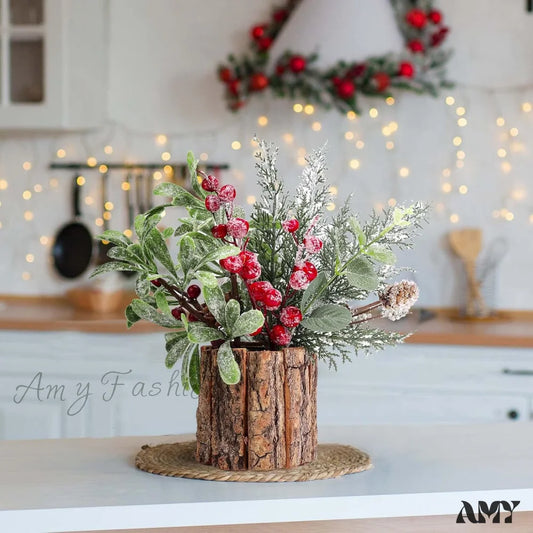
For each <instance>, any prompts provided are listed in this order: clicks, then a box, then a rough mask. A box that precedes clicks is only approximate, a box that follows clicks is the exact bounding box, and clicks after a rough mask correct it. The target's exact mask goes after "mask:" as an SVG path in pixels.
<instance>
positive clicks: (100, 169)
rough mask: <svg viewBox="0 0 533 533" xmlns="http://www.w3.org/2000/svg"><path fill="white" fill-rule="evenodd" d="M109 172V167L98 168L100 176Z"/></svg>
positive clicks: (101, 166)
mask: <svg viewBox="0 0 533 533" xmlns="http://www.w3.org/2000/svg"><path fill="white" fill-rule="evenodd" d="M108 170H109V169H108V168H107V165H100V166H99V167H98V172H100V174H105V173H106V172H107V171H108Z"/></svg>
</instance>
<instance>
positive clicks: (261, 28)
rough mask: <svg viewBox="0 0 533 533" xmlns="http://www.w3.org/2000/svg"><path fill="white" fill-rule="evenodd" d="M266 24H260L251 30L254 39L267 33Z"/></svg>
mask: <svg viewBox="0 0 533 533" xmlns="http://www.w3.org/2000/svg"><path fill="white" fill-rule="evenodd" d="M265 29H266V26H265V25H264V24H259V25H257V26H254V27H253V28H252V29H251V30H250V35H251V36H252V38H253V39H260V38H261V37H263V35H264V34H265Z"/></svg>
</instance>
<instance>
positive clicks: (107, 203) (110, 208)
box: [104, 201, 115, 211]
mask: <svg viewBox="0 0 533 533" xmlns="http://www.w3.org/2000/svg"><path fill="white" fill-rule="evenodd" d="M114 207H115V206H114V205H113V202H109V201H107V202H106V203H105V204H104V209H107V210H108V211H113V208H114Z"/></svg>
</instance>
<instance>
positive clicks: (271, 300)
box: [263, 288, 283, 311]
mask: <svg viewBox="0 0 533 533" xmlns="http://www.w3.org/2000/svg"><path fill="white" fill-rule="evenodd" d="M282 300H283V296H282V295H281V292H279V291H278V289H274V288H272V289H268V290H267V291H265V295H264V297H263V303H264V304H265V307H266V308H267V309H268V310H269V311H274V310H275V309H277V308H278V307H279V306H280V305H281V302H282Z"/></svg>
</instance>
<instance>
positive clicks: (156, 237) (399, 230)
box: [95, 142, 426, 470]
mask: <svg viewBox="0 0 533 533" xmlns="http://www.w3.org/2000/svg"><path fill="white" fill-rule="evenodd" d="M276 155H277V150H276V149H275V148H274V147H273V146H272V145H268V144H266V143H264V142H260V143H259V149H258V153H257V171H258V176H259V185H260V187H261V191H262V194H261V197H260V198H259V199H258V200H257V202H256V203H255V205H254V207H253V211H252V213H251V215H250V216H249V217H246V215H245V213H244V211H243V210H242V209H241V208H240V207H238V205H237V203H236V196H237V191H236V189H235V187H234V186H233V185H230V184H223V183H220V182H219V180H218V179H217V178H216V177H214V176H211V175H207V174H205V173H204V172H201V171H199V170H198V168H197V161H196V160H195V159H194V156H193V155H192V154H190V153H189V155H188V164H189V168H190V174H191V188H190V190H186V189H184V188H181V187H179V186H178V185H176V184H173V183H163V184H160V185H158V186H157V187H156V188H155V190H154V193H155V194H157V195H160V196H163V197H168V198H169V199H170V200H169V201H168V202H167V203H163V204H162V205H159V206H157V207H154V208H153V209H151V210H149V211H147V212H146V213H144V214H141V215H138V216H137V218H136V220H135V231H136V234H137V238H138V242H133V241H131V240H130V239H129V238H128V237H126V236H125V235H123V234H122V233H120V232H117V231H106V232H105V233H104V234H103V235H101V238H102V239H105V240H108V241H110V242H111V243H112V244H113V245H114V246H113V247H112V248H111V249H110V250H109V252H108V253H109V256H110V257H111V258H112V259H113V261H111V262H108V263H105V264H104V265H102V266H100V267H98V268H97V270H96V272H95V274H97V273H102V272H107V271H111V270H122V271H134V272H137V273H138V279H137V282H136V292H137V295H138V297H137V298H136V299H134V300H133V301H132V302H131V304H130V305H129V306H128V308H127V309H126V318H127V322H128V325H129V326H131V325H132V324H134V323H135V322H137V321H138V320H141V319H143V320H149V321H151V322H154V323H156V324H159V325H160V326H163V327H165V328H168V330H169V331H168V333H166V334H165V339H166V350H167V355H166V365H167V366H168V367H169V368H171V367H173V366H174V365H176V364H178V363H179V364H180V365H181V379H182V384H183V387H184V388H185V389H193V390H194V391H195V392H196V393H198V394H199V398H198V410H197V440H196V444H195V454H196V460H197V461H198V462H200V463H203V464H207V465H213V466H215V467H217V468H219V469H223V470H247V469H249V470H271V469H279V468H291V467H295V466H298V465H302V464H305V463H309V462H312V461H313V460H314V459H315V458H316V449H317V429H316V381H317V359H323V360H326V361H328V362H329V363H330V365H332V366H334V367H336V366H337V363H338V362H339V361H340V362H345V361H348V360H350V357H351V356H352V354H354V353H358V352H363V353H366V352H370V351H372V350H374V349H381V348H383V347H385V346H386V345H389V344H395V343H397V342H399V341H401V340H402V338H403V337H402V335H400V334H398V333H392V332H387V331H385V330H383V329H379V328H375V327H370V324H371V321H372V320H373V319H374V318H377V317H386V318H388V319H390V320H397V319H399V318H401V317H402V316H404V315H406V314H407V313H408V311H409V309H410V307H411V306H412V305H413V303H414V302H415V301H416V300H417V297H418V288H417V286H416V285H415V284H414V283H413V282H410V281H399V282H396V283H392V284H390V280H391V279H392V278H394V277H395V276H396V275H397V274H398V273H399V271H400V269H399V268H398V267H397V266H396V265H395V262H396V258H395V255H394V249H395V248H403V247H408V246H410V245H411V238H412V235H413V233H414V231H415V230H416V228H417V227H419V226H420V223H421V222H422V220H423V219H424V215H425V211H426V208H425V207H424V206H423V205H421V204H413V205H411V206H409V207H394V208H392V209H390V210H388V211H386V212H384V213H383V214H381V215H379V214H373V215H372V216H371V217H370V220H368V221H367V222H366V223H362V222H361V221H360V220H359V218H358V216H357V215H356V214H354V213H353V212H352V211H351V209H350V202H349V200H348V201H347V202H346V204H345V205H344V206H342V207H341V208H340V209H339V210H338V212H337V213H336V214H335V215H333V216H326V213H328V211H327V209H326V207H327V206H328V204H329V202H330V201H331V198H330V193H329V186H328V184H327V182H326V177H325V170H326V169H325V156H324V153H323V151H322V150H319V151H317V152H315V153H313V154H312V155H311V156H310V157H309V158H308V166H307V167H306V168H305V170H304V171H303V175H302V179H301V182H300V184H299V186H298V187H297V189H296V191H295V192H294V194H292V195H291V194H289V192H288V191H287V190H286V189H285V186H284V183H283V181H282V180H281V179H280V178H279V176H278V173H277V169H276ZM178 207H181V208H185V209H186V211H187V215H186V216H183V213H184V212H183V209H181V210H179V209H178V210H174V209H173V208H178ZM164 212H165V213H166V216H165V218H164V223H165V225H166V227H162V222H163V219H162V217H163V215H164ZM358 301H359V302H362V303H361V304H358V303H357V302H358Z"/></svg>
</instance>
